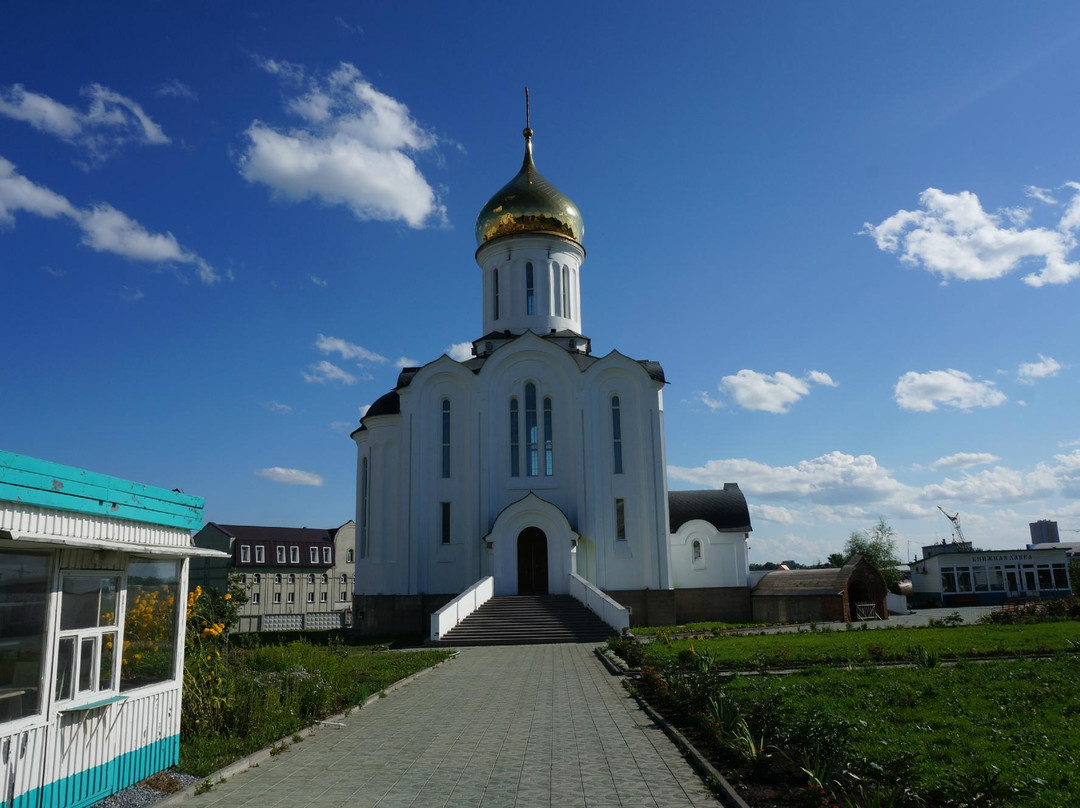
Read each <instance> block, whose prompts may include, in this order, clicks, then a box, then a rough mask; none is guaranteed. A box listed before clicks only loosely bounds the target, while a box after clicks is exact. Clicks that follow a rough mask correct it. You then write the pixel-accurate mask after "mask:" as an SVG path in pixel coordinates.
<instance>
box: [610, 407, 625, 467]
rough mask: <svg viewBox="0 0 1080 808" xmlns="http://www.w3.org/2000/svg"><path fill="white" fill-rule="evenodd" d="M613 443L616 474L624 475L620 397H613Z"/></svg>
mask: <svg viewBox="0 0 1080 808" xmlns="http://www.w3.org/2000/svg"><path fill="white" fill-rule="evenodd" d="M611 442H612V447H613V450H614V452H615V473H616V474H622V473H623V472H622V408H621V407H620V406H619V397H618V396H612V397H611Z"/></svg>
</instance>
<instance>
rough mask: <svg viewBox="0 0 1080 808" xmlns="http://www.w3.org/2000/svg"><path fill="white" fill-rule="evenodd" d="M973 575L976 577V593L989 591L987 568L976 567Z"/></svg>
mask: <svg viewBox="0 0 1080 808" xmlns="http://www.w3.org/2000/svg"><path fill="white" fill-rule="evenodd" d="M972 573H973V575H974V576H975V591H976V592H985V591H986V590H987V584H986V567H975V568H974V569H973V570H972Z"/></svg>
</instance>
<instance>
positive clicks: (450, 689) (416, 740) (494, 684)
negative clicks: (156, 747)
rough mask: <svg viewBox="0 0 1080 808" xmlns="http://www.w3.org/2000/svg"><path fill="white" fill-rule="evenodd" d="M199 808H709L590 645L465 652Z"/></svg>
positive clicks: (674, 753)
mask: <svg viewBox="0 0 1080 808" xmlns="http://www.w3.org/2000/svg"><path fill="white" fill-rule="evenodd" d="M344 724H345V726H344V727H343V728H330V727H326V728H323V729H320V730H319V731H318V732H316V733H315V734H314V735H312V736H310V737H309V738H307V739H306V740H305V741H304V742H303V743H300V744H295V745H293V746H292V747H290V748H289V750H288V751H287V752H286V753H285V754H281V755H276V756H274V757H272V758H270V759H269V760H267V761H264V762H263V763H261V764H260V765H259V767H258V768H255V769H251V770H249V771H247V772H244V773H243V774H239V775H236V776H235V777H233V778H231V779H230V780H229V781H228V782H227V783H222V784H220V785H218V786H217V787H215V788H214V789H213V790H212V791H209V792H207V793H206V794H202V795H200V796H198V797H195V798H193V799H192V800H191V804H192V805H193V806H195V808H235V806H242V805H253V806H258V808H274V806H277V805H282V806H284V805H288V806H290V808H302V806H318V808H338V806H341V808H346V806H348V808H405V807H406V806H408V808H465V806H469V807H470V808H504V807H505V808H538V807H539V806H545V808H566V807H569V808H604V806H633V808H647V806H663V807H664V808H668V806H670V807H671V808H682V806H705V805H716V804H717V803H716V802H715V801H714V800H713V798H712V796H711V795H710V794H709V792H708V790H707V789H706V788H705V786H704V785H703V784H702V783H701V780H700V779H699V778H698V777H697V775H696V774H694V772H693V771H692V770H691V769H690V767H689V765H688V764H687V763H686V762H685V760H684V759H683V758H682V756H681V755H680V754H679V752H678V750H676V749H675V747H674V746H672V745H671V743H670V741H668V739H667V737H666V736H665V735H664V734H663V732H662V731H660V730H659V728H657V727H656V726H655V725H654V724H653V723H652V722H651V721H650V720H649V719H648V717H647V716H646V715H644V713H642V712H641V711H640V710H639V709H638V707H637V705H636V703H635V702H634V701H633V700H632V699H631V698H630V697H629V696H628V695H627V694H626V692H625V691H624V690H623V688H622V687H621V686H620V685H619V683H618V680H616V679H614V678H613V677H611V676H610V675H608V673H607V671H606V670H605V669H604V668H603V666H601V665H600V663H599V662H598V661H597V660H596V658H595V657H594V656H593V654H592V649H591V647H590V646H582V645H546V646H519V647H510V648H466V649H463V650H462V652H461V654H460V656H459V657H458V659H456V660H454V661H452V662H450V663H448V664H446V665H443V666H442V667H440V668H439V669H437V670H435V671H433V672H431V673H429V674H426V675H424V676H421V677H420V678H418V679H416V680H415V681H413V682H410V683H409V684H408V685H406V686H405V687H404V688H401V689H400V690H398V691H395V692H394V693H391V694H390V695H389V696H388V697H387V698H385V699H380V700H379V701H377V702H375V703H373V704H372V705H370V706H369V707H367V708H365V709H363V710H361V711H360V712H358V713H355V714H354V715H352V716H350V717H349V718H347V719H346V720H345V721H344Z"/></svg>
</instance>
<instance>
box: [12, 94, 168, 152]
mask: <svg viewBox="0 0 1080 808" xmlns="http://www.w3.org/2000/svg"><path fill="white" fill-rule="evenodd" d="M82 94H83V95H84V96H85V97H86V98H87V100H88V102H89V103H88V106H87V109H86V111H85V112H80V111H79V110H77V109H74V108H73V107H69V106H67V105H66V104H62V103H60V102H59V101H55V100H53V99H52V98H50V97H49V96H47V95H42V94H40V93H33V92H28V91H27V90H26V89H25V88H24V87H23V86H22V85H21V84H12V85H11V86H10V87H7V88H2V89H0V115H6V116H7V117H9V118H14V119H15V120H19V121H25V122H26V123H28V124H30V125H31V126H33V127H34V128H35V129H37V130H38V131H40V132H46V133H48V134H50V135H55V136H56V137H58V138H60V139H61V140H63V141H66V142H68V143H72V144H75V145H78V146H81V147H83V148H84V149H86V151H87V152H88V154H89V156H90V162H91V164H97V163H101V162H104V161H105V160H106V159H108V158H109V157H110V156H111V155H113V154H115V153H116V152H117V151H119V150H120V149H121V148H122V147H124V146H125V145H127V144H128V143H139V144H144V145H163V144H166V143H169V142H171V141H170V140H169V137H168V136H167V135H166V134H165V133H164V132H163V131H162V129H161V127H160V126H158V125H157V124H156V123H154V121H153V120H151V118H150V116H149V115H147V114H146V112H144V111H143V108H142V107H141V106H140V105H139V104H138V103H137V102H135V101H133V100H132V99H130V98H128V97H127V96H124V95H121V94H120V93H118V92H115V91H114V90H110V89H109V88H108V87H104V86H102V85H100V84H91V85H89V86H87V87H83V89H82Z"/></svg>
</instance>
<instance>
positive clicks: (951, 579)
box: [941, 569, 956, 592]
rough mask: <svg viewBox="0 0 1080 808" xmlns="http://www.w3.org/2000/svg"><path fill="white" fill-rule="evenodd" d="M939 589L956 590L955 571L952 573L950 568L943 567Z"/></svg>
mask: <svg viewBox="0 0 1080 808" xmlns="http://www.w3.org/2000/svg"><path fill="white" fill-rule="evenodd" d="M941 591H942V592H955V591H956V573H954V572H953V571H952V570H951V569H943V570H942V571H941Z"/></svg>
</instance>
